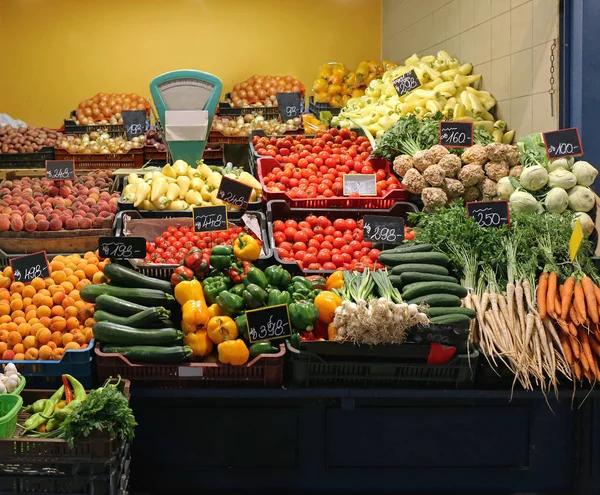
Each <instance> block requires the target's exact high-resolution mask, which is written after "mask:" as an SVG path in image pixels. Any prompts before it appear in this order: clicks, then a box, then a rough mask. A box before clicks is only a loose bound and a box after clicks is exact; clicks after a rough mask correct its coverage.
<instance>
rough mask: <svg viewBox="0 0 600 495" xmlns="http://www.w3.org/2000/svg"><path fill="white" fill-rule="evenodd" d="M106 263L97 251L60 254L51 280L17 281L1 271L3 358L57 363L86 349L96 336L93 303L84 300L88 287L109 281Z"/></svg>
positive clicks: (9, 271)
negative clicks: (83, 293)
mask: <svg viewBox="0 0 600 495" xmlns="http://www.w3.org/2000/svg"><path fill="white" fill-rule="evenodd" d="M105 263H107V262H106V261H100V260H99V259H98V256H97V255H96V254H94V253H92V252H91V251H90V252H87V253H85V255H84V256H83V257H82V256H80V255H79V254H72V255H69V256H62V255H59V256H56V257H55V258H54V259H53V260H52V261H51V262H50V263H49V266H50V277H48V278H46V279H41V278H34V279H33V280H32V281H31V282H29V283H27V284H24V283H22V282H13V281H12V269H11V268H10V267H6V268H5V269H4V270H3V271H2V272H0V356H1V357H2V359H3V360H15V361H19V360H37V359H40V360H55V361H58V360H60V359H61V358H62V356H63V354H64V352H65V351H68V350H71V349H74V350H75V349H85V348H87V347H88V345H89V343H90V341H91V339H92V338H93V333H92V327H93V325H94V323H95V322H94V318H93V316H94V305H93V304H90V303H86V302H85V301H82V300H81V297H80V295H79V291H80V290H81V289H82V288H83V287H85V286H86V285H87V284H91V283H95V284H99V283H103V282H105V281H106V278H105V277H104V274H103V273H102V271H103V270H104V266H105Z"/></svg>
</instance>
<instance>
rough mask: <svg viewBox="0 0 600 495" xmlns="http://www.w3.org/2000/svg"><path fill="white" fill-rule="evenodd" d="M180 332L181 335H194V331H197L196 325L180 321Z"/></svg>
mask: <svg viewBox="0 0 600 495" xmlns="http://www.w3.org/2000/svg"><path fill="white" fill-rule="evenodd" d="M181 330H183V333H184V334H186V335H187V334H188V333H194V332H195V331H197V330H198V327H197V326H196V325H191V324H189V323H186V322H185V321H184V320H181Z"/></svg>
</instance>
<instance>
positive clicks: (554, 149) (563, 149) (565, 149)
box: [548, 143, 575, 156]
mask: <svg viewBox="0 0 600 495" xmlns="http://www.w3.org/2000/svg"><path fill="white" fill-rule="evenodd" d="M574 152H575V147H574V146H573V145H572V144H571V143H560V144H558V146H554V145H550V146H548V153H550V154H551V155H556V156H560V155H572V154H573V153H574Z"/></svg>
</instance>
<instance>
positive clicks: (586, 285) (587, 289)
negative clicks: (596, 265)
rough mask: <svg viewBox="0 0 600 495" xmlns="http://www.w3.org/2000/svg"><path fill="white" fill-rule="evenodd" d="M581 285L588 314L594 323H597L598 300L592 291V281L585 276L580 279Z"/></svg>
mask: <svg viewBox="0 0 600 495" xmlns="http://www.w3.org/2000/svg"><path fill="white" fill-rule="evenodd" d="M581 287H582V288H583V294H584V296H585V302H586V306H587V313H588V316H589V317H590V319H591V320H592V321H593V322H594V323H598V302H597V301H596V294H595V293H594V282H592V279H591V278H590V277H588V276H585V277H583V278H582V279H581Z"/></svg>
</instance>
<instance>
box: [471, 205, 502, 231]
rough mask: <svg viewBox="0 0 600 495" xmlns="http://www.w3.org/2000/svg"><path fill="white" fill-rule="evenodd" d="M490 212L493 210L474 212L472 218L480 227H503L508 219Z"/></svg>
mask: <svg viewBox="0 0 600 495" xmlns="http://www.w3.org/2000/svg"><path fill="white" fill-rule="evenodd" d="M490 210H491V208H482V209H480V210H474V211H473V212H472V213H471V216H472V217H473V218H474V219H475V221H476V222H477V224H478V225H479V226H480V227H496V226H498V225H501V224H502V222H503V221H504V222H506V220H507V219H506V218H504V217H501V216H500V214H498V213H489V211H490Z"/></svg>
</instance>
